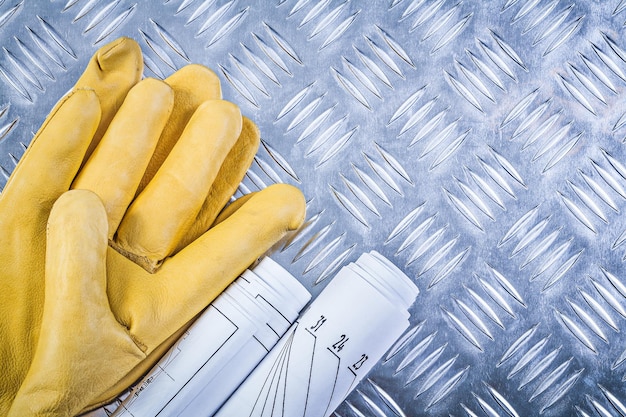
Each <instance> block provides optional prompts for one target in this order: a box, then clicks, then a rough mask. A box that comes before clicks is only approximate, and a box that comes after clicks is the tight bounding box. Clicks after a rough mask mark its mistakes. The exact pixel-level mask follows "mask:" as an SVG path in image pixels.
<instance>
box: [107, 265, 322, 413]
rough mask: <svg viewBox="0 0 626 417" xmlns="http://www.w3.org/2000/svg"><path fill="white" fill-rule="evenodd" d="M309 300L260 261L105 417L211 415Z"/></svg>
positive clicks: (282, 272) (276, 270)
mask: <svg viewBox="0 0 626 417" xmlns="http://www.w3.org/2000/svg"><path fill="white" fill-rule="evenodd" d="M310 298H311V295H310V294H309V292H308V291H307V290H306V289H305V288H304V287H303V286H302V285H301V284H300V283H299V282H298V281H297V280H296V279H295V278H294V277H293V276H292V275H291V274H289V273H288V272H287V271H286V270H284V269H283V268H282V267H281V266H280V265H278V264H277V263H275V262H274V261H272V260H271V259H270V258H264V259H263V260H262V261H261V262H260V263H259V264H258V265H257V266H256V267H255V268H253V270H247V271H245V272H244V273H243V274H242V275H241V276H240V277H239V278H238V279H237V280H235V281H234V282H233V283H232V284H231V285H230V286H229V287H228V288H227V289H226V290H225V291H224V292H223V293H222V294H221V295H220V296H219V297H218V298H216V299H215V300H214V301H213V303H211V305H210V306H209V307H207V309H206V310H205V311H204V312H203V313H202V314H201V315H200V317H198V319H197V320H196V321H195V322H194V324H193V325H192V326H190V328H189V329H188V330H187V332H186V333H185V334H184V335H183V337H181V338H180V339H179V340H178V342H177V343H176V344H175V345H174V346H172V348H171V349H170V350H169V351H168V353H167V354H166V355H165V356H164V357H163V358H162V359H161V360H160V361H159V363H158V364H157V365H156V366H155V367H154V368H153V369H152V370H151V372H150V373H149V374H148V375H146V376H145V377H144V379H143V380H142V381H141V382H140V383H139V384H138V385H137V386H135V387H134V388H133V390H132V391H131V393H130V395H128V396H127V397H126V399H125V400H124V401H123V402H122V404H121V406H120V407H119V408H118V409H117V410H116V411H115V413H114V414H113V415H114V416H124V417H140V416H141V417H151V416H178V415H187V416H190V415H193V416H196V415H198V416H199V415H211V414H213V413H214V412H215V411H216V410H217V409H218V408H219V407H220V406H221V405H222V403H223V402H224V401H226V399H227V398H228V397H229V396H230V395H231V394H232V393H233V391H235V389H236V388H237V387H238V386H239V385H240V384H241V382H242V381H243V380H244V379H245V378H246V376H248V375H249V374H250V372H251V371H252V370H253V369H254V368H255V366H256V365H257V364H258V363H259V362H260V361H261V359H263V357H264V356H266V355H267V353H268V352H269V351H270V350H271V349H272V347H273V346H274V345H275V344H276V342H277V341H278V340H279V338H280V336H281V335H282V334H284V333H285V332H286V331H287V330H288V329H289V327H290V326H291V324H292V323H293V322H294V321H295V319H296V318H297V317H298V314H299V313H300V310H301V309H302V308H303V307H304V306H305V304H306V303H307V302H308V301H309V300H310Z"/></svg>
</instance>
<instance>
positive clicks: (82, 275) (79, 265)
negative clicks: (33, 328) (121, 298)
mask: <svg viewBox="0 0 626 417" xmlns="http://www.w3.org/2000/svg"><path fill="white" fill-rule="evenodd" d="M107 231H108V226H107V218H106V212H105V209H104V207H103V205H102V202H101V201H100V199H99V198H98V196H96V195H95V194H94V193H92V192H90V191H87V190H72V191H69V192H66V193H65V194H63V195H62V196H61V197H60V198H59V199H58V200H57V201H56V203H55V204H54V207H53V208H52V211H51V213H50V218H49V221H48V237H47V244H46V272H45V273H46V275H45V280H46V281H45V301H44V308H43V317H42V323H41V331H40V336H39V341H38V345H37V349H36V351H35V355H34V357H33V362H32V363H31V366H30V369H29V371H28V374H27V375H26V378H25V379H24V381H23V383H22V385H21V386H20V390H19V391H18V393H17V395H16V397H15V400H14V402H13V404H12V406H11V411H10V412H9V416H27V415H47V416H48V415H49V416H53V415H55V416H56V415H77V414H78V412H79V411H81V410H82V409H83V408H85V407H86V406H87V405H89V404H90V403H91V401H93V400H94V398H96V397H98V396H99V395H100V394H101V393H102V392H104V391H105V390H106V389H108V388H109V387H110V386H112V385H113V384H114V383H115V382H116V381H117V380H119V379H120V378H122V377H123V376H124V375H125V374H126V373H128V371H129V370H131V369H132V368H133V367H134V366H135V365H136V364H137V363H138V362H139V361H141V360H142V359H144V358H145V354H144V352H142V350H141V349H140V348H139V347H137V346H136V345H135V343H134V342H133V340H132V339H131V337H130V336H129V335H128V333H127V332H126V329H125V328H124V327H123V326H121V325H120V324H119V323H118V322H117V320H116V319H115V317H114V316H113V313H112V312H111V309H110V306H109V302H108V298H107V288H106V287H107V284H106V254H107V247H108V238H107ZM103 365H106V366H103Z"/></svg>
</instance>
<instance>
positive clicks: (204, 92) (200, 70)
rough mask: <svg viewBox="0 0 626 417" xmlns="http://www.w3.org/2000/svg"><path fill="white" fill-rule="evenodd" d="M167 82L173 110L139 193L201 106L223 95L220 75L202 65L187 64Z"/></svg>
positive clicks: (166, 80) (167, 79)
mask: <svg viewBox="0 0 626 417" xmlns="http://www.w3.org/2000/svg"><path fill="white" fill-rule="evenodd" d="M165 82H166V83H167V84H168V85H169V86H170V87H172V89H173V90H174V110H173V111H172V114H171V116H170V118H169V121H168V122H167V125H166V126H165V129H164V130H163V133H162V134H161V137H160V138H159V141H158V143H157V146H156V149H155V150H154V153H153V156H152V159H151V160H150V162H149V164H148V167H147V169H146V172H145V174H144V176H143V178H142V180H141V183H140V185H139V188H138V189H137V194H139V193H140V192H141V191H142V190H143V189H144V188H145V187H146V185H148V183H149V182H150V181H151V180H152V178H153V177H154V175H155V174H156V172H157V171H158V169H159V167H160V166H161V165H162V164H163V161H165V158H167V156H168V155H169V153H170V152H171V150H172V148H173V147H174V145H176V142H177V141H178V139H179V137H180V132H182V131H183V130H184V129H185V126H186V125H187V123H188V122H189V119H191V116H192V115H193V113H194V112H195V110H196V109H197V108H198V106H200V104H202V103H204V102H205V101H207V100H217V99H221V98H222V90H221V86H220V80H219V78H218V77H217V75H216V74H215V73H214V72H213V71H211V70H210V69H209V68H207V67H204V66H202V65H198V64H191V65H187V66H185V67H183V68H181V69H179V70H178V71H176V72H175V73H174V74H172V75H170V76H169V77H167V78H166V79H165Z"/></svg>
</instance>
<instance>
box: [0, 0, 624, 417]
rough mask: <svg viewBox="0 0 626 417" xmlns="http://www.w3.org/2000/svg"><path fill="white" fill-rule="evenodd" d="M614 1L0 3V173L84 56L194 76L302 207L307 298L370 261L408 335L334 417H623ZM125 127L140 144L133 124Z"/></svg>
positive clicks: (300, 243)
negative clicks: (139, 53) (250, 132)
mask: <svg viewBox="0 0 626 417" xmlns="http://www.w3.org/2000/svg"><path fill="white" fill-rule="evenodd" d="M625 24H626V1H624V0H607V1H583V0H574V1H565V0H497V1H495V0H494V1H489V2H483V1H478V0H474V1H472V0H466V1H457V0H392V1H365V0H363V1H359V0H273V1H263V2H258V1H256V2H255V1H245V0H229V1H227V0H166V1H162V0H159V1H156V0H155V1H148V0H114V1H99V0H63V1H60V0H52V1H32V0H0V43H1V46H2V51H0V167H1V169H0V172H1V173H2V176H3V177H4V178H5V180H6V178H7V177H8V175H9V174H10V172H11V171H12V170H13V168H14V167H15V164H16V163H17V161H18V160H19V158H20V157H21V155H22V154H23V152H24V150H25V148H26V147H27V146H28V144H29V141H30V139H31V137H32V135H33V132H34V131H35V130H36V129H37V127H38V126H39V124H40V123H41V122H42V121H43V119H44V117H45V115H46V113H47V111H48V109H50V108H51V107H52V105H53V103H54V102H55V101H56V100H57V99H58V98H59V97H60V96H61V95H62V94H63V93H64V92H65V91H67V89H68V88H69V87H70V86H71V85H72V84H73V82H74V81H75V79H76V78H77V76H78V75H79V74H80V72H81V70H82V68H83V67H84V65H85V64H86V62H87V60H88V59H89V57H90V56H91V54H92V53H93V51H94V50H95V49H96V48H97V47H99V46H100V45H102V44H103V43H105V42H107V41H110V40H113V39H114V38H116V37H118V36H122V35H124V36H130V37H132V38H134V39H136V40H137V41H138V42H139V43H140V45H141V47H142V49H143V52H144V54H145V68H144V74H145V76H150V77H158V78H163V77H166V76H167V75H169V74H171V73H172V72H174V71H175V70H176V69H177V68H180V67H181V66H183V65H185V64H187V63H190V62H198V63H202V64H205V65H207V66H209V67H211V68H213V69H214V70H215V71H216V72H217V73H218V74H219V75H220V77H221V79H222V80H223V87H224V96H225V98H227V99H229V100H231V101H234V102H236V103H238V104H239V105H240V106H241V107H242V110H243V112H244V113H245V114H246V115H248V116H249V117H251V118H252V119H254V120H255V121H256V122H257V123H258V124H259V126H260V128H261V132H262V146H261V149H260V151H259V153H258V155H257V157H256V159H255V162H254V164H253V166H252V168H251V169H250V171H249V172H248V174H247V176H246V178H245V180H244V181H243V183H242V184H241V187H240V191H239V192H240V193H246V192H249V191H251V190H255V189H260V188H263V187H265V186H266V185H268V184H270V183H274V182H288V183H292V184H295V185H297V186H299V187H300V188H301V189H302V190H303V192H304V193H305V195H306V196H307V199H308V217H307V222H306V224H305V227H304V228H303V229H302V230H301V232H300V233H299V234H298V235H297V236H296V237H295V238H294V239H292V240H291V241H289V242H287V243H286V244H285V245H284V247H282V248H281V249H280V251H279V252H277V253H276V254H275V256H274V258H275V259H277V260H278V261H279V262H281V263H282V264H283V265H285V266H286V267H287V268H288V269H289V270H290V271H291V272H292V273H294V275H296V276H297V277H299V279H300V281H301V282H303V283H304V284H305V285H306V286H307V287H308V288H309V289H310V290H311V291H312V293H313V294H314V295H316V294H318V293H319V291H320V290H321V289H322V288H324V286H325V284H326V283H327V281H328V279H329V278H330V277H332V275H333V273H334V272H336V271H337V270H338V269H339V267H340V266H342V265H343V264H345V263H346V262H349V261H353V260H355V259H356V257H357V256H358V255H359V254H360V253H362V252H364V251H369V250H371V249H375V250H378V251H379V252H381V253H383V254H384V255H386V256H387V257H389V258H390V259H392V260H393V261H394V262H395V263H396V264H398V265H399V266H400V267H401V268H402V269H403V270H404V271H406V273H407V274H408V275H409V276H410V277H412V279H413V280H414V281H415V282H416V283H417V285H418V286H419V288H420V290H421V293H420V296H419V297H418V299H417V302H416V303H415V305H414V306H413V308H412V310H411V312H412V319H411V323H412V325H411V327H410V328H409V330H408V331H407V332H406V334H405V335H404V336H403V337H402V338H401V339H400V341H398V343H397V344H396V345H395V346H394V347H393V348H392V349H391V351H390V352H389V353H388V355H387V356H386V357H385V358H384V360H383V361H381V363H379V364H378V365H377V366H376V367H375V368H374V370H373V371H372V373H371V374H370V375H369V377H368V378H367V380H366V381H365V382H363V383H362V384H361V385H360V386H359V387H358V389H357V390H356V391H355V392H354V393H353V394H352V395H351V396H350V397H349V398H348V399H347V400H346V401H345V403H344V404H342V405H341V406H340V407H339V409H338V410H337V411H336V415H337V416H344V417H346V416H444V415H445V416H448V415H453V416H484V415H487V416H504V415H510V416H538V415H542V416H569V415H579V416H624V415H626V386H625V382H626V343H625V341H626V336H625V335H624V334H625V332H624V330H625V329H626V274H625V273H624V271H623V265H624V261H625V260H626V244H625V242H626V217H625V216H624V215H623V212H624V210H625V209H626V159H625V158H626V152H625V141H626V41H625V40H624V32H625ZM138 122H140V121H138Z"/></svg>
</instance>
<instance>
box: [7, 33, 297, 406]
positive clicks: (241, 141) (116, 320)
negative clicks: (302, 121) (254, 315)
mask: <svg viewBox="0 0 626 417" xmlns="http://www.w3.org/2000/svg"><path fill="white" fill-rule="evenodd" d="M129 45H130V46H129ZM107 47H109V48H111V47H113V48H118V50H117V52H119V54H118V55H119V56H118V59H119V60H120V61H121V62H127V61H133V62H135V63H136V62H137V56H139V58H140V53H139V48H138V46H137V45H136V44H135V43H134V42H133V41H131V40H129V39H123V40H120V41H118V43H117V47H116V46H115V44H114V45H113V46H111V45H109V46H107ZM107 47H105V48H107ZM105 48H103V49H105ZM101 52H102V50H101V51H99V52H98V53H96V57H95V58H94V59H95V60H96V62H97V56H98V54H100V53H101ZM138 54H139V55H138ZM139 62H140V59H139ZM122 67H123V66H122ZM122 67H116V68H115V69H113V70H111V71H112V72H120V71H121V72H123V73H125V75H126V76H128V75H129V73H130V72H132V71H130V69H122ZM140 67H141V66H140V65H139V68H140ZM135 70H136V71H139V70H140V69H135ZM135 70H133V71H135ZM98 71H99V72H100V73H98ZM127 71H128V73H126V72H127ZM136 71H135V74H138V72H136ZM90 72H91V73H92V74H91V75H89V76H86V75H83V76H82V77H81V80H83V79H90V80H92V81H91V82H92V83H93V84H89V83H86V84H81V83H80V82H79V83H78V84H77V86H78V87H80V88H78V89H76V90H74V91H73V92H71V93H70V94H68V96H67V97H65V98H64V99H63V100H62V101H61V102H60V103H59V104H58V105H57V106H56V107H55V109H54V110H53V112H52V113H51V114H50V116H49V117H48V119H47V120H46V122H45V123H44V125H43V126H42V128H41V129H40V130H39V132H38V133H37V135H36V137H35V139H34V140H33V142H32V144H31V145H30V147H29V149H28V151H27V153H26V154H25V155H24V157H23V158H22V160H21V161H20V163H19V164H18V166H17V167H16V169H15V171H14V173H13V175H12V177H11V178H10V179H9V182H8V183H7V185H6V187H5V190H4V191H3V193H2V195H1V196H0V265H3V267H2V268H1V269H0V285H1V286H2V288H3V291H2V292H0V344H1V346H0V349H1V350H0V361H1V362H0V366H2V369H3V373H5V374H6V375H3V378H0V415H10V416H29V415H34V416H65V415H76V414H78V413H81V412H83V411H87V410H89V409H91V408H94V407H96V406H98V405H100V404H102V403H106V402H108V401H110V400H111V399H113V398H114V397H115V396H116V395H118V394H119V393H120V392H122V391H123V390H124V389H126V388H127V387H128V386H129V385H130V384H132V383H133V382H134V381H136V380H137V379H138V378H139V377H140V376H141V375H143V374H144V373H145V372H146V371H147V370H148V369H150V368H151V367H152V366H153V364H154V363H155V362H156V361H157V360H158V359H159V357H160V356H161V355H162V354H163V353H165V352H166V351H167V349H168V348H169V346H170V345H171V344H172V343H173V342H174V341H175V340H176V338H177V337H178V336H179V335H180V334H181V333H182V332H183V331H184V329H185V328H186V325H187V324H188V323H189V322H190V321H191V320H192V319H193V318H194V317H195V316H196V315H197V314H198V313H199V312H200V311H202V309H203V308H204V307H206V305H208V304H209V303H210V302H211V301H212V300H213V299H214V298H215V297H216V296H217V295H218V294H219V293H220V292H221V291H222V290H223V289H224V288H225V287H226V286H227V285H228V284H229V283H230V282H231V281H232V280H233V279H235V278H236V277H237V276H238V275H239V274H240V273H241V272H242V271H243V270H245V269H246V268H247V267H248V266H249V265H250V264H251V263H253V262H254V261H255V260H256V259H257V258H258V257H259V256H261V255H262V254H263V253H265V252H266V251H267V250H268V249H269V248H270V247H271V246H273V245H274V244H275V243H276V242H277V241H279V240H280V239H281V238H282V237H283V236H284V235H285V233H287V232H288V231H290V230H295V229H297V228H298V227H299V226H300V225H301V223H302V221H303V219H304V210H305V203H304V199H303V196H302V194H301V193H300V192H299V191H298V190H297V189H296V188H294V187H291V186H289V185H284V184H279V185H273V186H270V187H268V188H267V189H265V190H263V191H260V192H258V193H255V194H252V195H249V196H245V197H243V198H241V199H239V200H237V201H235V202H233V203H232V204H230V205H229V206H228V207H227V208H226V209H223V207H224V205H225V204H227V202H228V201H229V199H230V197H231V196H232V194H233V192H234V190H235V189H236V187H237V185H238V184H239V182H240V181H241V178H242V176H243V174H244V173H245V170H246V169H247V168H248V166H249V164H250V162H251V160H252V157H253V155H254V153H255V152H256V149H257V147H258V142H259V134H258V131H257V129H256V126H255V125H254V124H253V123H252V122H250V121H249V120H247V119H245V118H242V116H241V114H240V112H239V109H238V108H237V107H236V106H234V105H233V104H231V103H228V102H226V101H223V100H220V99H219V97H220V94H221V93H220V88H219V81H218V79H217V77H216V76H215V74H214V73H213V72H211V71H210V70H208V69H206V68H204V67H202V66H198V65H190V66H188V67H185V68H183V69H181V70H179V71H178V72H176V73H175V74H174V75H172V76H171V77H170V78H168V79H166V80H165V81H157V80H153V79H146V80H142V81H139V82H137V80H138V77H137V76H133V77H134V78H133V77H129V79H130V78H133V80H134V81H131V82H130V83H128V84H129V85H128V86H127V87H126V91H124V92H123V93H121V92H120V91H122V90H123V88H122V87H121V84H123V83H119V84H120V87H119V88H118V87H114V86H111V85H110V84H109V83H107V82H106V79H107V74H106V72H107V65H103V64H102V63H98V65H95V66H94V67H93V68H89V67H88V69H87V70H86V72H85V74H88V73H90ZM79 81H80V80H79ZM99 84H104V85H106V86H107V87H106V88H101V87H99ZM133 84H134V85H133ZM130 87H132V88H130ZM129 89H130V90H129ZM114 96H121V97H123V103H122V102H120V101H119V100H117V99H113V97H114ZM109 107H110V108H112V109H113V110H110V108H109ZM105 114H112V115H114V116H113V117H111V118H110V119H109V121H105V122H104V127H103V123H102V122H101V121H102V119H103V118H104V117H105ZM99 136H101V139H100V137H99ZM94 138H95V140H94ZM94 141H95V142H97V146H92V145H91V144H92V142H94ZM70 189H73V190H71V191H68V190H70ZM55 201H56V203H55ZM53 204H54V208H52V206H53ZM46 225H47V227H46ZM46 228H47V244H46ZM5 288H6V289H7V290H6V291H4V289H5Z"/></svg>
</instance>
